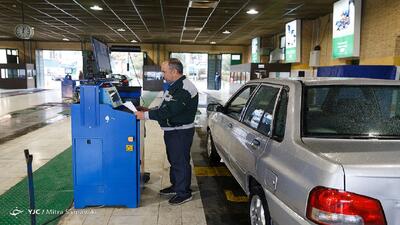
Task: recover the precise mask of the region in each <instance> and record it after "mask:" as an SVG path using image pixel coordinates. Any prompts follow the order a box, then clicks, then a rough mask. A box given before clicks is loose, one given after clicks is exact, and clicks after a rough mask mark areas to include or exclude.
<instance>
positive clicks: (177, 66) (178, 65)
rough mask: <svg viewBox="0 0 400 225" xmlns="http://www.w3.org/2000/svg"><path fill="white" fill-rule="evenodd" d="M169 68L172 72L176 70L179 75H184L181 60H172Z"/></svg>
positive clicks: (169, 61)
mask: <svg viewBox="0 0 400 225" xmlns="http://www.w3.org/2000/svg"><path fill="white" fill-rule="evenodd" d="M168 66H169V69H170V70H173V69H175V70H176V71H178V73H179V74H183V65H182V63H181V61H180V60H179V59H177V58H170V59H169V60H168Z"/></svg>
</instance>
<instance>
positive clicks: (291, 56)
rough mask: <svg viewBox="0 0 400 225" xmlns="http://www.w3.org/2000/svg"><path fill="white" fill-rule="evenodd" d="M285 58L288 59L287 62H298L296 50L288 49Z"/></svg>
mask: <svg viewBox="0 0 400 225" xmlns="http://www.w3.org/2000/svg"><path fill="white" fill-rule="evenodd" d="M285 58H286V62H296V61H297V53H296V48H288V49H286V52H285Z"/></svg>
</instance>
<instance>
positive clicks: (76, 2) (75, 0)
mask: <svg viewBox="0 0 400 225" xmlns="http://www.w3.org/2000/svg"><path fill="white" fill-rule="evenodd" d="M72 1H73V2H74V3H75V4H77V5H78V6H79V7H81V8H82V9H83V10H85V11H86V12H87V13H89V14H90V15H91V16H93V17H94V18H96V19H98V20H99V21H100V22H102V23H103V24H104V25H105V26H106V27H108V28H109V29H110V30H112V31H113V32H114V33H116V34H118V35H119V36H120V37H122V39H124V40H125V41H128V39H126V38H125V37H124V36H122V35H121V34H120V33H119V32H117V31H116V30H114V29H113V28H112V27H111V26H110V25H108V24H107V23H105V22H104V21H103V20H101V19H100V18H99V17H97V16H96V15H94V14H93V13H92V12H90V11H89V10H87V9H86V8H85V7H84V6H83V5H81V4H80V3H79V2H78V1H77V0H72Z"/></svg>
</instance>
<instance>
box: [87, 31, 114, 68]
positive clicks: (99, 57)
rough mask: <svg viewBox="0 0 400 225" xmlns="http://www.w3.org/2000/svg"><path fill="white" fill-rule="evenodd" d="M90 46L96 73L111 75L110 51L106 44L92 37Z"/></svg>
mask: <svg viewBox="0 0 400 225" xmlns="http://www.w3.org/2000/svg"><path fill="white" fill-rule="evenodd" d="M92 45H93V55H94V60H95V62H96V66H97V69H98V71H99V72H100V73H105V74H110V73H112V71H111V62H110V51H109V48H108V46H107V44H106V43H104V42H102V41H100V40H98V39H96V38H93V37H92Z"/></svg>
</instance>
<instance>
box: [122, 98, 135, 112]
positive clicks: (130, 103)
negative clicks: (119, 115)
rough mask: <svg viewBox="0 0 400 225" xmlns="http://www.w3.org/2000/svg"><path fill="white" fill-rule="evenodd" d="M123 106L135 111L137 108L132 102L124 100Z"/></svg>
mask: <svg viewBox="0 0 400 225" xmlns="http://www.w3.org/2000/svg"><path fill="white" fill-rule="evenodd" d="M124 106H125V107H126V108H128V109H129V110H131V111H132V112H134V113H135V112H137V109H136V107H135V106H134V105H133V104H132V102H130V101H129V102H125V103H124Z"/></svg>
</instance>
